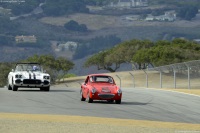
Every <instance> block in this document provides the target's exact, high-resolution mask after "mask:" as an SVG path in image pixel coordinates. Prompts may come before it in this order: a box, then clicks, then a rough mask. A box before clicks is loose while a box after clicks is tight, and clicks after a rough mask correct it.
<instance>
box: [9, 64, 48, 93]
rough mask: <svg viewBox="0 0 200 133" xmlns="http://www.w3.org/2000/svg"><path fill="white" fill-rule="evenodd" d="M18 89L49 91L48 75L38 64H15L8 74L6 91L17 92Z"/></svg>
mask: <svg viewBox="0 0 200 133" xmlns="http://www.w3.org/2000/svg"><path fill="white" fill-rule="evenodd" d="M19 87H23V88H40V90H41V91H49V90H50V75H49V74H48V73H45V72H44V70H43V68H42V66H41V65H40V64H38V63H17V64H16V66H15V69H12V71H11V72H10V73H9V74H8V90H13V91H17V90H18V88H19Z"/></svg>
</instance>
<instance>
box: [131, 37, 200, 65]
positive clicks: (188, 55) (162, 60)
mask: <svg viewBox="0 0 200 133" xmlns="http://www.w3.org/2000/svg"><path fill="white" fill-rule="evenodd" d="M199 58H200V46H199V44H197V43H194V42H192V41H189V40H184V39H174V40H173V41H172V42H169V41H158V42H156V44H155V45H154V46H153V47H151V48H149V49H145V50H139V51H137V52H136V54H135V55H134V56H133V59H132V61H133V62H137V63H138V64H145V63H148V64H149V63H150V64H152V65H153V66H163V65H169V64H174V63H180V62H184V61H190V60H198V59H199Z"/></svg>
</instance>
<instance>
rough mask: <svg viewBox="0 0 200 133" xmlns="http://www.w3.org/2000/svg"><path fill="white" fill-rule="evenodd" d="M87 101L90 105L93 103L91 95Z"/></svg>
mask: <svg viewBox="0 0 200 133" xmlns="http://www.w3.org/2000/svg"><path fill="white" fill-rule="evenodd" d="M87 101H88V103H93V99H92V98H90V96H89V93H88V97H87Z"/></svg>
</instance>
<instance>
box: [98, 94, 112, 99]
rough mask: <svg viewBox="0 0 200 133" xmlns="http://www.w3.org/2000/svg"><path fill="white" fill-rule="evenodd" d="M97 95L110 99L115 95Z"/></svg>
mask: <svg viewBox="0 0 200 133" xmlns="http://www.w3.org/2000/svg"><path fill="white" fill-rule="evenodd" d="M98 96H99V97H100V98H102V99H111V98H113V97H114V96H115V95H114V94H98Z"/></svg>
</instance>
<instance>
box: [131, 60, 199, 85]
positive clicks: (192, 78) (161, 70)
mask: <svg viewBox="0 0 200 133" xmlns="http://www.w3.org/2000/svg"><path fill="white" fill-rule="evenodd" d="M143 72H144V74H145V75H146V88H148V87H149V82H153V81H152V80H151V81H150V80H149V77H150V74H152V73H154V76H156V75H155V74H156V73H157V76H159V79H158V80H159V87H160V88H163V83H164V82H166V81H164V80H163V78H164V77H166V76H167V77H168V78H170V77H171V78H172V77H173V87H172V86H171V87H170V88H175V89H176V88H177V80H179V81H180V80H182V82H181V83H179V84H178V85H179V86H181V87H179V88H188V89H191V87H193V88H199V89H200V60H194V61H189V62H184V63H176V64H171V65H166V66H161V67H155V68H147V69H145V70H143ZM133 73H134V71H133ZM133 73H131V76H133V77H136V74H133ZM154 78H155V77H154ZM143 80H144V78H143ZM186 80H187V81H186ZM135 81H136V79H135V80H134V82H135ZM163 81H164V82H163ZM154 82H155V80H154ZM186 83H187V85H186ZM133 84H134V87H135V83H133ZM157 84H158V83H157ZM180 84H182V85H180ZM156 88H157V87H156ZM165 88H168V87H165Z"/></svg>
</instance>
